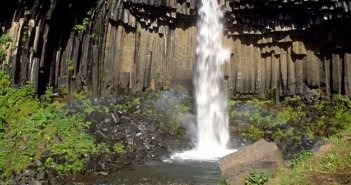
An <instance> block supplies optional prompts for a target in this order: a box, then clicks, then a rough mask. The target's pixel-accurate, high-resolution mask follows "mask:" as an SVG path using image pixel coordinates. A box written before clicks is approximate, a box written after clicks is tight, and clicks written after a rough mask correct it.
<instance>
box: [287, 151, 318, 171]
mask: <svg viewBox="0 0 351 185" xmlns="http://www.w3.org/2000/svg"><path fill="white" fill-rule="evenodd" d="M312 156H313V153H312V152H311V151H309V150H304V151H301V152H300V153H297V154H294V155H293V157H292V158H291V159H290V161H289V163H288V166H289V167H291V168H292V167H294V166H296V165H297V164H299V163H300V162H301V161H303V160H306V159H307V158H310V157H312Z"/></svg>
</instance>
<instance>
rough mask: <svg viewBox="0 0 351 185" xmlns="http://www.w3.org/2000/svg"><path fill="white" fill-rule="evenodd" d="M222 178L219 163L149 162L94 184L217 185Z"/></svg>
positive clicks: (97, 180)
mask: <svg viewBox="0 0 351 185" xmlns="http://www.w3.org/2000/svg"><path fill="white" fill-rule="evenodd" d="M219 179H220V171H219V167H218V163H214V162H189V161H187V162H177V163H149V164H147V165H142V166H135V167H133V168H132V169H124V170H121V171H119V172H116V173H114V174H111V175H109V176H108V177H101V178H100V177H99V178H97V179H95V180H94V182H93V184H94V185H123V184H125V185H137V184H140V185H141V184H143V185H156V184H159V185H164V184H165V185H166V184H174V185H188V184H189V185H190V184H191V185H216V184H217V183H218V180H219Z"/></svg>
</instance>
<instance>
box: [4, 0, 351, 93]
mask: <svg viewBox="0 0 351 185" xmlns="http://www.w3.org/2000/svg"><path fill="white" fill-rule="evenodd" d="M4 2H5V1H4ZM222 2H223V3H224V6H223V8H224V9H225V10H226V16H225V20H224V21H225V23H226V24H225V25H226V30H225V31H226V36H225V38H224V39H225V43H226V45H227V46H228V47H230V48H232V53H233V54H232V57H231V59H230V61H229V62H228V63H227V66H226V71H225V76H226V78H225V79H226V86H227V89H228V94H229V95H231V96H241V97H244V96H246V97H251V96H268V95H269V93H270V92H271V90H272V89H276V88H277V89H278V90H279V93H280V95H295V94H297V95H304V96H307V97H313V96H314V95H313V94H328V93H345V94H347V95H351V86H350V81H351V75H350V71H351V67H350V66H351V65H350V61H351V48H350V43H349V42H348V41H349V40H350V33H351V26H350V25H351V24H350V18H349V17H350V10H351V4H350V1H348V0H342V1H332V0H328V1H297V0H294V1H291V0H289V1H284V0H283V1H264V0H260V1H250V0H241V1H240V0H235V1H232V0H223V1H222ZM2 3H3V2H2ZM199 3H200V1H198V0H167V1H160V0H154V1H146V0H145V1H144V0H138V1H137V0H128V1H127V0H108V1H103V0H99V1H98V0H90V1H82V0H81V1H69V0H67V1H64V0H53V1H40V0H28V1H25V2H24V3H21V4H19V3H17V2H12V1H11V4H6V5H4V6H2V5H1V6H0V12H1V13H0V24H1V26H2V27H3V28H4V29H3V30H0V33H4V32H6V33H8V34H9V35H10V36H11V37H12V40H13V42H12V43H11V44H10V47H9V49H8V55H7V57H6V59H5V60H4V61H2V63H1V68H2V69H5V70H7V71H8V72H9V73H10V74H11V76H12V79H13V83H14V84H23V83H26V82H27V81H28V80H30V81H33V82H34V84H35V86H36V88H37V90H38V92H39V93H43V91H44V89H45V87H46V86H47V85H50V86H53V87H54V89H55V90H56V91H59V90H62V89H67V90H69V91H77V90H81V89H84V90H86V91H88V92H89V93H90V94H95V95H109V94H113V93H115V92H117V91H125V90H127V91H133V92H136V91H145V90H147V89H150V90H157V89H162V88H165V87H170V88H174V89H177V88H178V89H184V88H187V89H188V90H189V89H191V87H192V80H191V79H192V76H193V71H194V70H193V69H194V65H195V45H196V38H195V35H196V19H197V8H198V7H199ZM25 10H27V11H25ZM28 10H29V11H28ZM77 26H78V27H77ZM79 26H80V27H79ZM74 28H75V29H74Z"/></svg>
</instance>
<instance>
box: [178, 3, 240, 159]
mask: <svg viewBox="0 0 351 185" xmlns="http://www.w3.org/2000/svg"><path fill="white" fill-rule="evenodd" d="M199 15H200V20H199V22H198V33H197V48H196V54H197V75H196V76H195V79H194V84H195V95H196V106H197V107H196V108H197V110H196V111H197V119H196V121H197V125H198V128H197V143H196V147H195V148H194V149H193V150H190V151H185V152H182V153H176V154H174V155H173V156H172V159H183V160H216V159H218V158H219V157H222V156H224V155H226V154H229V153H231V152H233V150H229V149H228V148H227V144H228V141H229V133H228V112H227V110H226V104H225V93H224V92H223V89H222V88H221V86H222V85H221V84H222V80H223V78H224V75H223V67H224V63H225V62H226V61H228V60H229V57H230V51H229V50H228V49H226V48H224V46H223V44H222V37H223V24H222V23H221V21H220V19H222V18H223V12H222V10H221V6H220V4H219V3H218V1H217V0H202V7H201V8H200V10H199Z"/></svg>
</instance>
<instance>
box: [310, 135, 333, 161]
mask: <svg viewBox="0 0 351 185" xmlns="http://www.w3.org/2000/svg"><path fill="white" fill-rule="evenodd" d="M332 148H333V144H332V143H330V142H329V141H328V140H326V139H320V140H318V141H317V142H316V143H315V144H314V145H313V148H312V152H313V154H314V155H315V156H317V157H319V156H323V155H325V154H326V153H327V152H329V151H330V150H331V149H332Z"/></svg>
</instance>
